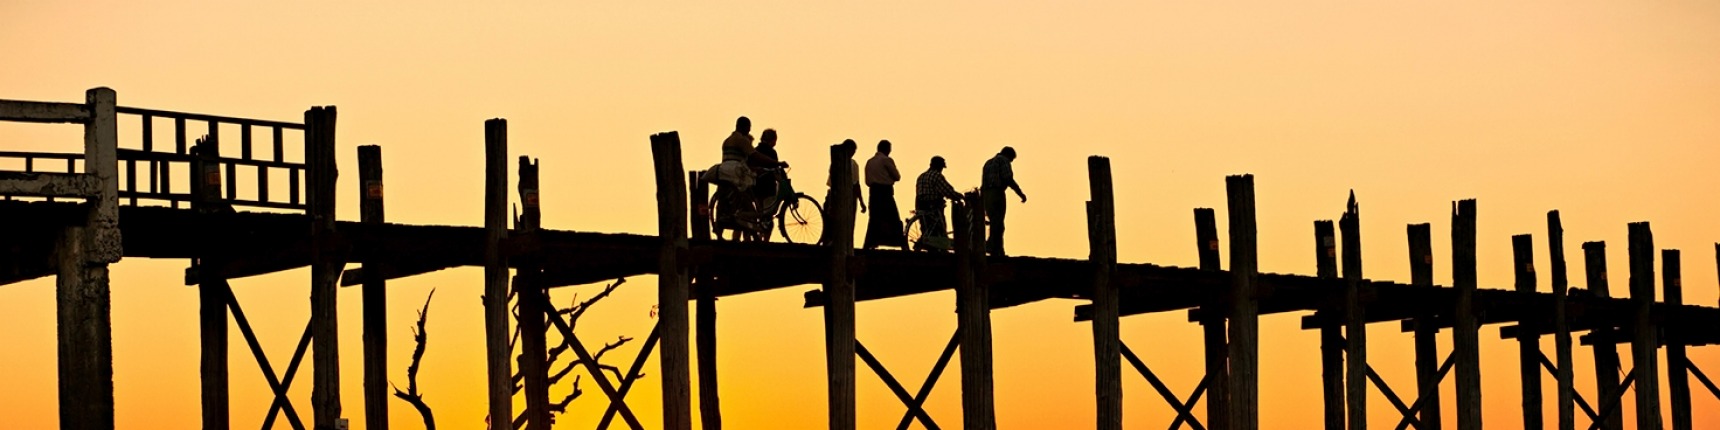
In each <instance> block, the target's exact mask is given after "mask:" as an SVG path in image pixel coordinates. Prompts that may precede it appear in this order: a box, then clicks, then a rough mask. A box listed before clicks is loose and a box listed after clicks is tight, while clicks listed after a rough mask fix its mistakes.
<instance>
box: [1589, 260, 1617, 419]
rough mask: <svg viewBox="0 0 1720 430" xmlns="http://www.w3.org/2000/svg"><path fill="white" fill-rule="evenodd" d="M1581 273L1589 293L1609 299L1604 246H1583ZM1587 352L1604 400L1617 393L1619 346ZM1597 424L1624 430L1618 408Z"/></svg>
mask: <svg viewBox="0 0 1720 430" xmlns="http://www.w3.org/2000/svg"><path fill="white" fill-rule="evenodd" d="M1583 270H1584V272H1585V279H1586V280H1587V282H1588V284H1589V292H1590V293H1593V294H1594V296H1595V297H1598V298H1602V299H1604V298H1607V297H1609V296H1611V293H1609V292H1608V288H1607V244H1606V242H1585V243H1583ZM1610 332H1611V329H1610V328H1608V329H1607V330H1605V331H1596V333H1610ZM1590 348H1591V349H1593V350H1594V352H1595V393H1596V395H1599V396H1603V397H1604V396H1607V395H1609V394H1611V393H1617V392H1618V390H1619V387H1618V386H1619V376H1618V375H1619V362H1618V345H1617V344H1614V343H1612V342H1595V344H1594V346H1592V347H1590ZM1595 401H1597V402H1602V403H1605V402H1606V401H1607V400H1606V399H1605V398H1601V399H1596V400H1595ZM1600 421H1601V426H1600V428H1601V429H1602V430H1622V429H1624V413H1623V412H1621V411H1620V410H1619V408H1613V409H1612V410H1611V411H1609V412H1605V414H1604V416H1603V417H1601V419H1600Z"/></svg>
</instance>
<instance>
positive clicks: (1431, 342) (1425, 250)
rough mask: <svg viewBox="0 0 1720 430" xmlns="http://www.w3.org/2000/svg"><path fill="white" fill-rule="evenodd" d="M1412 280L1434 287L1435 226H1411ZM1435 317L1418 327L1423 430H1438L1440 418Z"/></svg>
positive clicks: (1417, 373)
mask: <svg viewBox="0 0 1720 430" xmlns="http://www.w3.org/2000/svg"><path fill="white" fill-rule="evenodd" d="M1409 279H1410V284H1411V285H1419V286H1424V287H1431V286H1433V226H1432V225H1430V224H1427V223H1422V224H1410V226H1409ZM1433 316H1434V315H1423V316H1422V317H1421V318H1418V319H1417V320H1416V324H1415V386H1416V392H1417V393H1420V395H1418V396H1417V397H1418V399H1417V400H1416V401H1417V402H1419V403H1421V409H1419V410H1418V411H1417V415H1416V416H1417V418H1418V419H1420V420H1421V428H1422V429H1423V430H1438V429H1439V428H1440V416H1439V379H1440V378H1439V326H1438V325H1435V324H1434V323H1433V322H1434V318H1432V317H1433Z"/></svg>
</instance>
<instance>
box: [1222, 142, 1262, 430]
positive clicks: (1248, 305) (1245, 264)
mask: <svg viewBox="0 0 1720 430" xmlns="http://www.w3.org/2000/svg"><path fill="white" fill-rule="evenodd" d="M1225 192H1226V193H1227V194H1228V195H1229V203H1230V205H1229V212H1230V276H1231V291H1230V294H1231V303H1230V327H1229V328H1230V426H1231V428H1235V429H1255V428H1259V427H1260V409H1259V407H1260V385H1259V384H1260V373H1259V372H1260V361H1259V359H1260V355H1259V354H1260V343H1259V342H1260V332H1259V329H1260V314H1259V301H1258V298H1257V297H1255V278H1256V277H1257V276H1258V275H1257V273H1256V270H1257V268H1258V264H1257V262H1256V260H1255V258H1256V257H1257V255H1256V251H1257V243H1256V236H1255V228H1254V175H1235V176H1229V177H1226V178H1225Z"/></svg>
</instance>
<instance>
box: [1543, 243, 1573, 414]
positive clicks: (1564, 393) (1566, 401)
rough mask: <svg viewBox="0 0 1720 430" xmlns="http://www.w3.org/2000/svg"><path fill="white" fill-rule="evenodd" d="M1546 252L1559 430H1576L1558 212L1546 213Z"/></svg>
mask: <svg viewBox="0 0 1720 430" xmlns="http://www.w3.org/2000/svg"><path fill="white" fill-rule="evenodd" d="M1547 250H1548V259H1549V260H1551V264H1552V266H1553V267H1552V269H1553V275H1552V282H1553V285H1552V286H1553V350H1554V355H1555V357H1554V360H1556V361H1557V362H1558V367H1557V369H1555V370H1556V371H1555V372H1554V374H1553V378H1554V379H1555V380H1557V384H1558V394H1557V395H1558V402H1559V404H1558V410H1559V430H1575V429H1576V419H1577V403H1576V394H1577V393H1576V388H1575V385H1574V382H1573V380H1572V375H1573V374H1572V373H1571V372H1572V371H1573V370H1574V369H1572V366H1573V364H1571V322H1570V316H1569V314H1568V312H1569V310H1570V309H1569V308H1570V304H1569V298H1568V297H1567V295H1569V290H1570V281H1569V279H1568V278H1566V275H1565V228H1564V227H1563V226H1562V225H1561V223H1560V221H1559V211H1549V212H1547Z"/></svg>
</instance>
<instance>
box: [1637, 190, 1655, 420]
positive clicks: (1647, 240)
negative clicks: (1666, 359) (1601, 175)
mask: <svg viewBox="0 0 1720 430" xmlns="http://www.w3.org/2000/svg"><path fill="white" fill-rule="evenodd" d="M1630 301H1631V303H1632V304H1633V308H1634V309H1635V312H1634V315H1633V316H1634V318H1633V319H1632V324H1631V333H1632V335H1633V336H1632V339H1631V343H1630V362H1631V363H1632V366H1633V367H1635V368H1636V390H1635V391H1636V428H1637V429H1638V430H1659V429H1660V428H1661V422H1660V369H1659V367H1660V357H1657V356H1656V355H1657V353H1658V352H1659V351H1658V349H1659V347H1658V346H1657V343H1658V342H1659V339H1658V336H1655V334H1656V333H1655V332H1656V331H1657V330H1658V328H1657V327H1656V326H1655V324H1654V319H1653V318H1654V315H1653V313H1652V311H1651V310H1650V309H1651V308H1652V307H1653V306H1654V232H1653V231H1652V230H1650V229H1649V225H1648V223H1646V222H1634V223H1630Z"/></svg>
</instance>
